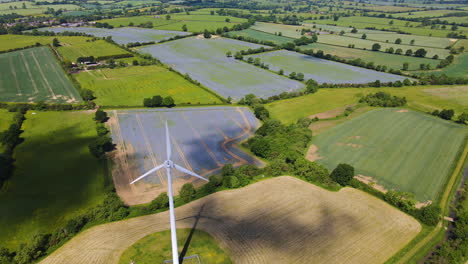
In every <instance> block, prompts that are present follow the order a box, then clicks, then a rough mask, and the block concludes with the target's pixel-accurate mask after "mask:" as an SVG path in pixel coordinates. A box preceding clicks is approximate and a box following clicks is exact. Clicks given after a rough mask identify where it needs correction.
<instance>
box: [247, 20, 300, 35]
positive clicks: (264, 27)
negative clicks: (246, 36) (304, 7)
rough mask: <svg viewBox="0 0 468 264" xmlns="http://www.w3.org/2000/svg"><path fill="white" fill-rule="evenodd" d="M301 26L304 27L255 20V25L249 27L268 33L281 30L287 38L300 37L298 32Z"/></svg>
mask: <svg viewBox="0 0 468 264" xmlns="http://www.w3.org/2000/svg"><path fill="white" fill-rule="evenodd" d="M302 28H305V27H303V26H291V25H284V24H273V23H263V22H256V23H255V25H253V26H252V27H251V29H255V30H258V31H262V32H266V33H270V34H275V32H276V33H279V32H281V34H282V35H283V36H285V37H289V38H300V37H301V36H302V35H301V32H300V30H301V29H302ZM298 30H299V31H298Z"/></svg>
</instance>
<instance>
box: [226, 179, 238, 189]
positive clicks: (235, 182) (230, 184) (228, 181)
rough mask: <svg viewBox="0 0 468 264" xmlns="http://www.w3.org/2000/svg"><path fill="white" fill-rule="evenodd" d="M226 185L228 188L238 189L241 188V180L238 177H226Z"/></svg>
mask: <svg viewBox="0 0 468 264" xmlns="http://www.w3.org/2000/svg"><path fill="white" fill-rule="evenodd" d="M224 185H225V186H226V187H228V188H237V187H239V179H238V178H237V177H236V176H226V177H225V178H224Z"/></svg>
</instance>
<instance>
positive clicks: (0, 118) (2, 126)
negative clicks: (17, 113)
mask: <svg viewBox="0 0 468 264" xmlns="http://www.w3.org/2000/svg"><path fill="white" fill-rule="evenodd" d="M13 115H14V113H11V112H8V111H7V110H5V109H0V133H2V132H3V131H5V130H7V129H8V128H9V127H10V124H11V122H12V121H13ZM3 151H5V149H4V147H3V146H2V144H0V154H1V153H2V152H3Z"/></svg>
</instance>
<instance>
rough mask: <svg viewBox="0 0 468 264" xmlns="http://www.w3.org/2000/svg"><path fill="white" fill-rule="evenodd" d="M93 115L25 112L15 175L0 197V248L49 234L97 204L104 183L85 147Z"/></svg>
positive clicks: (99, 166) (93, 135)
mask: <svg viewBox="0 0 468 264" xmlns="http://www.w3.org/2000/svg"><path fill="white" fill-rule="evenodd" d="M92 118H93V113H91V112H88V111H83V112H28V113H27V114H26V120H25V121H24V123H23V127H22V130H24V133H23V134H22V135H21V137H22V138H24V142H23V143H21V144H19V145H18V146H17V147H16V149H15V153H14V158H15V160H16V162H15V164H14V165H15V171H14V174H13V175H12V177H11V178H10V180H8V181H7V182H6V183H5V185H4V187H3V189H2V191H1V192H0V210H1V211H2V212H4V213H2V214H0V225H1V226H3V227H8V228H1V229H0V244H1V245H2V246H6V247H17V246H18V245H19V244H20V243H23V242H27V241H28V240H29V239H30V238H31V237H32V236H33V235H34V234H36V233H38V232H52V231H54V230H55V229H56V228H58V227H59V226H61V225H63V224H65V223H66V221H67V219H69V218H71V217H74V216H76V215H79V214H81V213H83V212H84V210H85V209H87V208H90V207H91V206H95V205H96V204H98V203H99V202H101V201H102V199H103V198H104V197H103V194H104V189H105V187H106V184H107V181H108V179H106V177H107V176H106V173H105V169H104V167H103V165H102V163H101V162H99V161H98V160H97V159H96V158H95V157H93V156H92V155H91V154H90V153H89V150H88V144H89V143H90V142H91V141H92V140H93V139H95V138H96V130H95V126H96V125H95V122H94V121H93V120H92Z"/></svg>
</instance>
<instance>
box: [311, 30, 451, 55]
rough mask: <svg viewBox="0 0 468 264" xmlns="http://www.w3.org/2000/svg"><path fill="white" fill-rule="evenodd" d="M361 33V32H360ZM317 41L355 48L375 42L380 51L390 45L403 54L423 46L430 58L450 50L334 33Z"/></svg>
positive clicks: (369, 45)
mask: <svg viewBox="0 0 468 264" xmlns="http://www.w3.org/2000/svg"><path fill="white" fill-rule="evenodd" d="M361 35H362V34H361ZM318 42H319V43H324V44H329V45H337V46H343V47H348V45H349V44H353V45H355V48H359V49H366V50H371V49H372V45H374V44H375V43H378V44H380V46H381V49H380V50H381V51H385V49H387V48H390V47H392V48H393V49H394V50H397V49H402V54H405V52H406V50H409V49H410V50H412V51H413V53H414V52H415V51H416V50H417V49H419V48H424V49H425V50H426V51H427V55H426V57H427V58H432V57H433V56H434V55H438V56H439V58H445V57H447V56H448V55H450V50H447V49H441V48H430V47H421V46H416V45H414V46H411V45H401V44H400V45H398V44H394V43H385V42H376V41H373V40H367V39H361V37H348V36H340V35H334V34H327V35H320V36H319V38H318Z"/></svg>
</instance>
